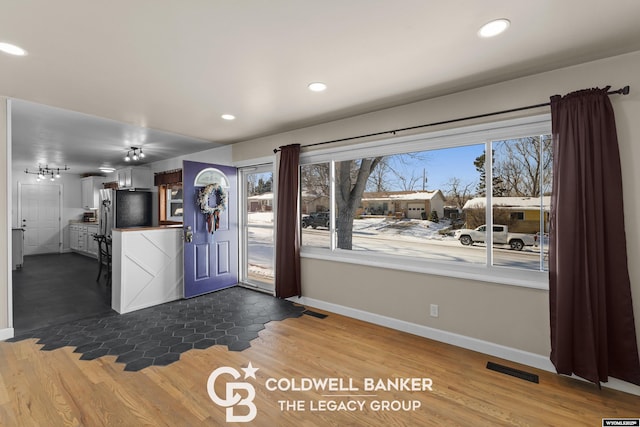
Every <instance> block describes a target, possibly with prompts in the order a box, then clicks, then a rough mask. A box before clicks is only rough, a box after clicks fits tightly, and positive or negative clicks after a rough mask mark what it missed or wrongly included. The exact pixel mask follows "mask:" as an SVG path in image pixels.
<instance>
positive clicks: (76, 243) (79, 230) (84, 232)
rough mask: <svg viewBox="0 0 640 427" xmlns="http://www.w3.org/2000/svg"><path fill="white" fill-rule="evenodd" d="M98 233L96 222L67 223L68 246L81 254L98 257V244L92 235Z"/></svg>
mask: <svg viewBox="0 0 640 427" xmlns="http://www.w3.org/2000/svg"><path fill="white" fill-rule="evenodd" d="M97 233H98V225H97V224H83V223H72V224H69V248H70V249H71V250H72V251H74V252H77V253H79V254H81V255H86V256H90V257H92V258H97V257H98V244H97V242H96V241H95V240H94V239H93V235H94V234H97Z"/></svg>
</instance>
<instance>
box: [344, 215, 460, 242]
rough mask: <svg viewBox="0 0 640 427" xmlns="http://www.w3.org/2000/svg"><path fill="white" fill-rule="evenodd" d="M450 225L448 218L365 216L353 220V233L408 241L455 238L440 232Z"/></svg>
mask: <svg viewBox="0 0 640 427" xmlns="http://www.w3.org/2000/svg"><path fill="white" fill-rule="evenodd" d="M450 226H451V224H450V222H449V221H448V220H442V221H440V222H431V221H424V220H420V219H400V220H398V219H394V218H381V217H369V218H367V217H365V218H363V219H356V220H354V221H353V233H354V235H355V234H360V235H367V234H370V235H378V237H383V236H384V237H389V238H394V239H398V238H399V239H402V240H408V241H422V242H423V241H425V240H441V241H446V240H455V239H454V238H453V236H447V235H446V234H443V233H441V231H442V230H446V229H447V228H449V227H450Z"/></svg>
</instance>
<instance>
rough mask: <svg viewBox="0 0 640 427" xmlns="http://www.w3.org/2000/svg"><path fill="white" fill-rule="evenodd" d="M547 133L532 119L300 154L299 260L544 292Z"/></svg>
mask: <svg viewBox="0 0 640 427" xmlns="http://www.w3.org/2000/svg"><path fill="white" fill-rule="evenodd" d="M549 128H550V121H549V119H548V117H546V116H545V117H536V118H530V119H519V120H515V121H508V122H503V123H497V124H491V125H483V126H475V127H468V128H464V129H458V130H454V131H448V132H441V133H437V134H435V133H434V134H426V135H421V136H412V137H405V138H394V139H393V140H389V141H386V142H379V143H375V144H363V145H361V146H359V147H350V148H348V149H342V150H340V149H337V150H336V151H334V152H333V153H329V152H324V153H316V154H309V155H306V156H303V157H302V158H301V168H300V176H301V212H302V215H303V217H302V226H303V231H302V244H303V253H302V254H303V256H318V257H326V258H331V259H334V258H335V259H342V260H345V261H348V262H361V263H365V264H372V265H381V266H390V267H392V268H402V269H404V268H408V269H412V270H418V271H436V272H438V274H447V275H449V274H451V275H454V276H455V275H457V276H462V277H474V275H476V274H481V275H482V276H483V278H484V277H488V278H489V280H491V278H492V277H495V278H497V279H498V280H497V281H499V282H504V283H511V282H514V283H516V282H520V283H523V284H531V285H532V286H536V287H542V286H544V285H540V283H541V282H543V281H545V279H546V274H545V272H546V270H547V268H548V267H547V257H546V254H547V240H546V236H547V232H548V220H549V199H550V197H549V196H550V191H551V172H550V171H551V162H552V159H551V138H550V136H549V131H550V129H549ZM487 153H489V155H487ZM319 160H322V161H319ZM487 206H490V207H491V209H487ZM488 230H492V233H488V232H487V231H488ZM513 278H517V280H515V281H513V280H511V279H513ZM525 282H526V283H525Z"/></svg>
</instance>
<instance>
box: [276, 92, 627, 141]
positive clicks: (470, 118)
mask: <svg viewBox="0 0 640 427" xmlns="http://www.w3.org/2000/svg"><path fill="white" fill-rule="evenodd" d="M629 89H630V88H629V85H627V86H625V87H623V88H620V89H618V90H612V91H609V92H607V95H629ZM550 105H551V102H545V103H542V104H536V105H527V106H526V107H518V108H511V109H509V110H502V111H494V112H492V113H484V114H478V115H475V116H467V117H460V118H457V119H450V120H444V121H441V122H433V123H427V124H424V125H417V126H410V127H406V128H399V129H393V130H385V131H382V132H375V133H368V134H366V135H358V136H350V137H348V138H340V139H332V140H331V141H323V142H314V143H313V144H307V145H303V146H302V147H300V148H306V147H315V146H316V145H325V144H334V143H336V142H345V141H352V140H354V139H361V138H368V137H370V136H380V135H386V134H393V135H395V134H396V132H404V131H407V130H414V129H420V128H426V127H431V126H439V125H446V124H450V123H456V122H462V121H465V120H473V119H481V118H484V117H491V116H497V115H500V114H507V113H515V112H518V111H523V110H531V109H534V108H540V107H548V106H550ZM278 151H280V149H279V148H274V149H273V152H274V153H277V152H278Z"/></svg>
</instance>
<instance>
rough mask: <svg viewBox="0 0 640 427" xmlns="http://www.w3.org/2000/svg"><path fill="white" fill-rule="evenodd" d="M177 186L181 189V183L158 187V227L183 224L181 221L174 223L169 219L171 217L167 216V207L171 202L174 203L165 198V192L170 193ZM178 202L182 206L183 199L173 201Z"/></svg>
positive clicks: (174, 221) (173, 220)
mask: <svg viewBox="0 0 640 427" xmlns="http://www.w3.org/2000/svg"><path fill="white" fill-rule="evenodd" d="M177 186H180V188H182V183H181V182H180V183H173V184H160V185H158V224H160V225H179V224H182V223H183V221H176V220H175V219H171V217H168V216H167V214H168V211H169V205H170V203H171V202H172V201H174V200H169V198H168V197H167V191H170V190H171V189H172V188H173V187H177ZM178 200H180V201H181V203H183V206H184V202H183V201H182V200H183V199H175V201H176V202H177V201H178Z"/></svg>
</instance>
